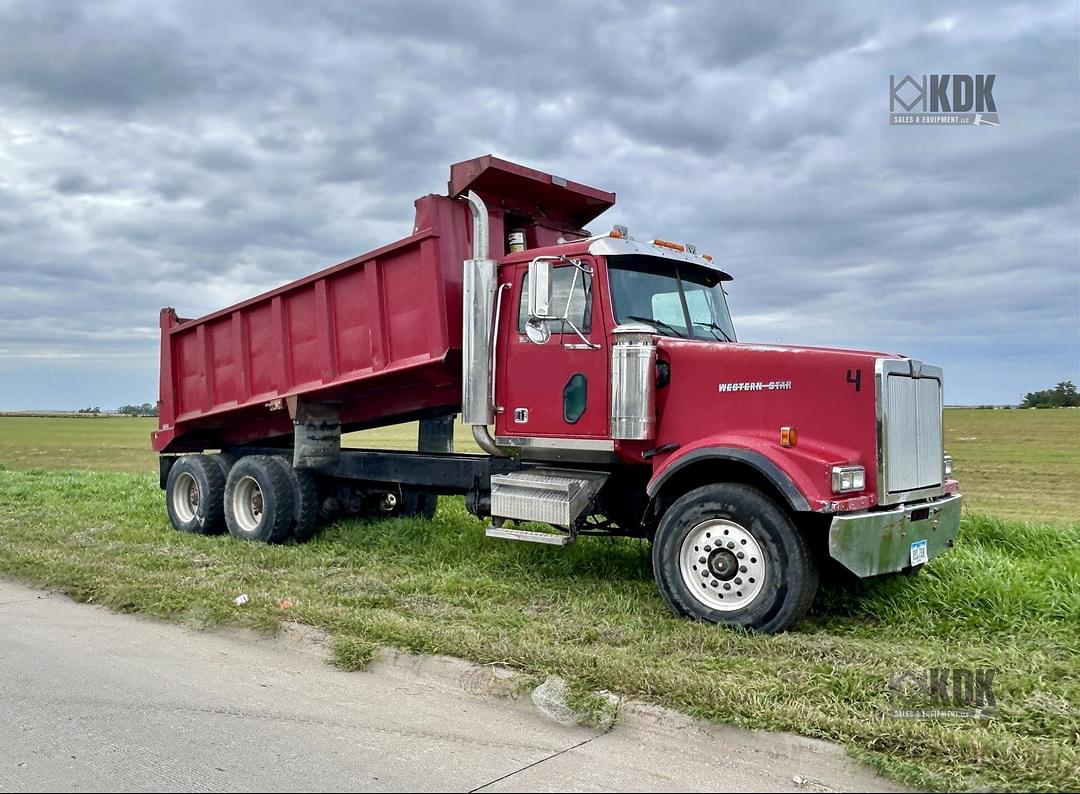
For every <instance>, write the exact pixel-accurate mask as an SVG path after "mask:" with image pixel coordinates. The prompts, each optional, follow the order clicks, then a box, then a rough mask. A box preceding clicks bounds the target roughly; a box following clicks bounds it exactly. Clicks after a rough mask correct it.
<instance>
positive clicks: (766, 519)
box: [652, 484, 818, 634]
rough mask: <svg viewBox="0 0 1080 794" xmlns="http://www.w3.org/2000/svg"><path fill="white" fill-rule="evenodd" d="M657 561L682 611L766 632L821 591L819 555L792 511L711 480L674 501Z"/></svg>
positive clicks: (659, 577) (791, 618)
mask: <svg viewBox="0 0 1080 794" xmlns="http://www.w3.org/2000/svg"><path fill="white" fill-rule="evenodd" d="M652 559H653V573H654V575H655V577H656V584H657V586H658V587H659V588H660V592H661V594H662V595H663V596H664V600H665V601H667V603H668V606H669V607H671V610H672V611H673V612H674V613H675V614H677V615H681V616H685V617H690V618H694V619H696V620H704V621H708V622H710V623H723V624H726V625H729V626H740V627H743V628H747V629H754V630H755V631H759V632H762V633H764V634H774V633H776V632H779V631H783V630H784V629H787V628H788V627H790V626H791V625H793V624H794V623H796V622H797V621H798V620H799V619H800V618H801V617H802V616H803V615H804V614H806V611H807V610H808V609H809V608H810V604H811V602H812V601H813V600H814V595H815V593H816V592H817V586H818V572H817V567H816V564H815V562H814V558H813V556H812V554H811V553H810V550H809V549H808V548H807V545H806V541H805V540H804V539H803V536H802V535H801V534H800V533H799V531H798V529H797V528H796V527H795V524H794V523H793V522H792V520H791V517H790V516H788V514H787V513H786V512H784V511H783V510H782V509H781V508H780V507H779V506H778V505H777V504H776V503H775V502H774V501H773V500H772V499H770V498H769V497H768V496H766V495H765V494H764V493H762V492H761V491H759V490H758V489H756V488H753V487H751V486H748V485H739V484H723V485H705V486H702V487H701V488H696V489H694V490H693V491H690V492H689V493H687V494H684V495H683V496H681V497H679V498H678V499H677V500H675V502H674V503H673V504H672V505H671V506H670V507H669V508H668V509H667V511H666V512H665V513H664V516H663V518H662V519H661V521H660V526H659V527H658V528H657V530H656V537H655V538H654V540H653V551H652Z"/></svg>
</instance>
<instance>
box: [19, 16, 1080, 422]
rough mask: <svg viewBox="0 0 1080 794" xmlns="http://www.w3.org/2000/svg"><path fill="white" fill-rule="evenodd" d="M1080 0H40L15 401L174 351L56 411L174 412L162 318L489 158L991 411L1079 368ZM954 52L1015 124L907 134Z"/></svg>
mask: <svg viewBox="0 0 1080 794" xmlns="http://www.w3.org/2000/svg"><path fill="white" fill-rule="evenodd" d="M583 9H584V10H583ZM1076 13H1077V12H1076V7H1075V4H1073V3H1068V2H1061V3H1057V4H1038V5H1031V6H1028V5H1007V6H999V7H996V8H994V9H990V8H988V7H987V6H985V4H976V3H971V4H960V5H954V6H951V7H950V8H948V9H942V8H941V7H940V6H939V5H938V4H931V3H925V4H921V3H914V4H905V5H904V6H902V7H901V6H889V7H884V6H877V5H873V4H866V3H854V2H852V3H836V4H833V5H830V6H821V5H814V6H809V5H808V4H804V5H795V4H790V3H741V4H733V3H725V4H717V3H711V2H701V3H689V4H687V3H680V4H671V5H662V4H657V5H650V6H644V5H639V4H636V3H622V2H607V3H595V4H591V5H589V6H587V7H584V6H581V5H580V4H571V3H554V4H551V3H548V4H533V5H525V4H514V5H510V4H505V3H497V2H485V3H473V4H470V5H469V6H468V7H467V8H463V7H462V4H446V3H426V4H420V5H409V6H406V5H404V4H400V3H393V2H379V3H364V4H357V3H353V2H345V1H344V0H342V2H320V3H311V4H297V3H289V2H284V1H283V0H280V1H279V0H275V1H274V2H261V3H227V4H223V3H219V2H209V1H206V2H198V1H196V0H191V1H190V2H183V3H180V2H167V3H156V4H146V3H141V2H135V1H134V0H126V1H125V0H114V1H113V2H106V3H98V4H94V5H93V6H88V5H85V4H83V5H78V4H71V3H60V2H55V3H54V2H30V0H25V1H23V2H14V3H8V4H6V5H3V6H0V407H13V406H18V405H24V406H26V407H29V406H30V403H25V402H22V400H23V397H22V395H21V394H20V392H19V390H18V388H17V387H16V386H12V385H11V383H12V382H13V380H12V378H11V377H7V378H6V377H5V374H4V373H6V372H14V371H16V369H17V368H18V367H21V366H22V365H18V362H31V364H27V365H26V366H40V367H47V368H51V369H50V372H53V371H54V372H55V373H56V374H57V378H56V382H59V383H62V382H64V378H63V373H64V371H65V370H64V367H65V366H67V365H66V364H65V362H67V361H78V362H80V365H79V366H84V365H85V364H86V363H87V362H91V363H92V362H94V361H97V362H100V363H101V366H102V367H106V368H116V367H120V365H119V364H118V363H117V362H119V361H123V360H126V359H129V360H130V361H131V362H140V361H141V362H142V363H141V364H138V363H130V364H125V365H124V366H123V367H121V368H120V369H117V370H116V371H117V372H121V371H122V372H123V373H125V374H124V377H125V378H129V379H130V390H131V391H130V393H124V394H112V393H109V394H99V393H97V392H94V391H93V389H94V388H95V384H94V382H93V381H92V380H87V379H85V378H81V379H79V381H78V383H79V386H78V389H79V393H78V394H75V395H72V394H70V393H69V390H68V389H64V390H59V389H58V390H57V392H56V394H55V395H52V396H49V395H44V396H41V395H38V399H39V402H40V400H46V401H49V400H51V401H52V403H53V404H54V405H57V406H63V405H67V404H69V403H72V404H75V403H79V404H81V403H85V402H87V401H91V402H101V403H103V404H108V403H109V402H110V401H111V402H115V403H121V402H130V401H133V400H138V401H142V400H143V399H151V398H152V396H153V393H154V391H155V386H154V381H155V378H156V364H155V357H156V350H157V347H156V345H157V342H156V328H157V310H158V308H159V307H160V306H163V305H174V306H176V307H177V308H178V309H179V310H180V312H181V314H183V315H187V316H194V315H197V314H200V313H203V312H207V311H211V310H213V309H215V308H219V307H220V306H223V305H226V304H228V303H230V302H232V301H235V300H239V299H242V298H245V297H248V296H249V295H251V294H253V293H255V292H257V291H260V290H263V289H266V288H269V287H272V286H275V285H277V284H279V283H281V282H283V281H286V280H288V279H291V278H295V277H297V276H300V275H303V274H306V273H308V272H311V271H312V270H315V269H317V268H319V267H323V266H326V265H328V264H332V263H333V262H335V261H338V260H341V259H344V258H346V257H348V256H352V255H355V254H356V253H358V252H359V251H362V250H365V249H367V248H372V247H375V246H377V245H380V244H382V243H385V242H388V241H389V240H392V239H395V238H397V237H400V236H402V235H404V234H406V233H408V231H409V230H410V222H411V220H412V201H413V199H414V198H416V197H417V196H419V195H423V194H425V193H429V192H441V190H442V189H443V187H444V185H445V181H446V177H447V166H448V164H449V163H451V162H454V161H456V160H461V159H465V158H467V157H472V156H476V155H478V154H482V153H485V152H488V151H492V152H495V153H497V154H499V155H501V156H504V157H508V158H510V159H516V160H519V161H522V162H525V163H527V164H529V165H532V166H534V167H538V168H542V169H545V170H550V171H552V172H555V173H558V174H561V175H563V176H568V177H571V178H574V179H576V180H579V181H583V182H586V183H589V184H595V185H598V186H600V187H603V188H607V189H612V190H616V191H617V192H618V193H619V205H618V206H617V207H616V208H615V209H614V210H612V211H611V212H610V213H609V214H608V216H605V217H604V218H602V219H601V220H600V221H598V222H597V228H598V229H599V228H602V227H606V226H607V225H608V224H609V223H612V222H622V223H627V224H628V225H629V226H630V227H631V229H632V231H634V232H635V233H638V234H642V235H645V234H655V235H657V236H661V235H667V236H671V235H674V236H676V237H680V238H684V239H688V240H691V241H693V242H696V243H697V244H698V245H699V246H701V247H702V248H703V249H706V250H710V251H712V252H713V253H714V254H716V255H717V257H718V258H719V259H720V260H722V261H723V262H724V263H725V265H726V266H727V267H728V268H729V269H730V270H732V271H733V272H734V273H735V275H736V276H737V280H736V282H735V283H734V284H733V285H732V287H731V293H732V294H731V302H732V305H733V307H734V309H735V311H736V312H737V314H738V317H739V319H740V320H741V322H740V323H739V325H740V326H741V335H742V337H743V338H745V339H758V340H763V341H785V342H799V341H803V342H812V343H834V344H842V345H853V346H854V345H859V346H868V347H873V348H878V349H881V348H885V349H889V348H893V349H897V348H898V349H902V350H904V352H909V353H911V354H914V355H919V356H921V357H924V358H927V359H930V360H934V361H936V362H938V363H943V364H944V365H945V366H946V367H947V369H948V371H949V373H950V377H949V389H950V394H949V395H948V396H949V398H950V399H953V400H957V401H960V400H966V401H980V402H983V401H999V402H1004V401H1010V400H1015V399H1016V398H1017V397H1018V395H1019V393H1020V392H1022V391H1025V390H1028V389H1030V388H1035V387H1042V386H1043V385H1046V384H1047V383H1050V382H1053V381H1055V380H1058V379H1060V378H1064V377H1074V378H1076V377H1077V374H1078V373H1077V359H1078V351H1077V342H1078V340H1077V337H1078V331H1080V329H1078V327H1077V324H1078V319H1077V315H1078V311H1080V307H1078V306H1077V288H1078V261H1077V260H1078V247H1080V239H1078V232H1077V223H1078V208H1077V179H1076V175H1077V173H1078V171H1080V163H1078V161H1077V152H1078V146H1077V143H1078V135H1080V132H1078V130H1080V123H1078V118H1077V105H1078V101H1080V96H1078V78H1077V73H1078V67H1080V64H1078V62H1077V51H1078V42H1077V33H1076V31H1077V19H1076ZM935 71H956V72H994V73H996V74H997V75H998V80H997V84H996V86H995V90H994V93H995V98H996V100H997V102H998V106H999V110H1000V111H1001V113H1002V125H1001V126H1000V127H996V128H991V129H895V128H890V127H889V126H888V124H887V118H886V114H887V112H888V78H889V75H890V74H892V73H907V72H911V73H914V74H921V73H923V72H935ZM5 362H6V364H5ZM33 362H38V363H33ZM1001 362H1008V367H1009V372H1010V377H1008V378H998V379H996V380H994V379H989V378H987V377H985V373H986V372H987V371H988V370H993V369H995V368H998V367H1000V366H1001ZM72 366H74V365H72ZM18 371H19V372H20V373H25V372H26V371H27V370H25V368H24V369H18ZM80 371H85V370H80ZM5 380H6V381H7V383H5ZM40 380H41V379H40V378H38V379H37V380H35V382H37V381H40ZM116 381H117V379H115V378H114V379H110V380H109V383H115V382H116Z"/></svg>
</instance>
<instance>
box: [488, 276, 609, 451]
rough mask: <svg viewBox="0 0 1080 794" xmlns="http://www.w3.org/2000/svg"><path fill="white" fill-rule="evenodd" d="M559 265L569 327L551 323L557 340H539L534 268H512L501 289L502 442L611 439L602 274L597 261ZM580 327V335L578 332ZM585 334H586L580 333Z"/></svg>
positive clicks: (561, 302) (559, 290)
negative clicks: (534, 321) (531, 326)
mask: <svg viewBox="0 0 1080 794" xmlns="http://www.w3.org/2000/svg"><path fill="white" fill-rule="evenodd" d="M575 260H576V261H577V262H578V264H573V263H571V262H569V261H566V260H562V261H559V262H556V263H554V265H553V267H552V306H554V307H559V308H558V312H557V313H558V314H559V315H560V316H562V315H563V314H565V316H566V318H567V319H566V321H563V320H549V321H547V328H548V330H550V337H549V338H548V339H547V340H546V341H543V342H539V341H532V340H530V338H529V336H528V335H527V334H526V323H527V322H528V320H529V293H528V290H529V284H528V263H527V262H523V263H520V264H516V265H511V266H507V267H506V268H504V270H503V271H502V272H501V273H500V279H499V280H500V283H508V284H510V285H511V286H510V287H509V288H506V289H501V290H499V293H498V294H499V295H500V296H501V300H502V301H503V303H502V305H501V307H500V322H499V324H500V326H501V327H500V328H499V334H498V341H497V344H498V346H499V349H498V350H497V351H496V361H497V365H498V371H497V372H496V389H495V391H496V394H495V404H496V407H497V414H496V419H495V431H496V435H498V436H510V437H514V438H525V439H528V438H538V439H551V442H550V443H549V444H548V445H549V446H558V444H557V443H556V441H557V439H560V438H562V439H609V438H610V429H609V428H610V419H609V412H608V400H609V399H610V394H609V393H610V388H609V386H608V384H609V382H610V381H609V377H610V375H609V368H610V356H609V355H608V351H607V344H608V342H607V334H606V332H605V329H604V327H603V325H604V324H603V317H604V312H603V311H602V307H601V292H602V290H600V289H599V285H600V272H599V270H598V266H597V263H596V262H595V260H593V259H592V258H591V257H580V258H578V257H575ZM575 328H576V329H577V330H575ZM578 331H580V334H579V333H578Z"/></svg>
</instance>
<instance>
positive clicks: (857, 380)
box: [847, 369, 862, 391]
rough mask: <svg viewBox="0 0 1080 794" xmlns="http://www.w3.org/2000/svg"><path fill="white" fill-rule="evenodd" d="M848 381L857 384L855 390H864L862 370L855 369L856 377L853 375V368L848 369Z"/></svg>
mask: <svg viewBox="0 0 1080 794" xmlns="http://www.w3.org/2000/svg"><path fill="white" fill-rule="evenodd" d="M847 382H848V383H854V384H855V391H862V370H861V369H857V370H855V377H854V378H853V377H851V370H850V369H849V370H848V371H847Z"/></svg>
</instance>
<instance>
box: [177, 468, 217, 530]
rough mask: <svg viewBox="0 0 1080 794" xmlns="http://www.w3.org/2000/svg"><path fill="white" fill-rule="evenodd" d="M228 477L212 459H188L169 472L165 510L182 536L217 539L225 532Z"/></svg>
mask: <svg viewBox="0 0 1080 794" xmlns="http://www.w3.org/2000/svg"><path fill="white" fill-rule="evenodd" d="M224 494H225V476H224V475H223V474H222V473H221V469H220V468H218V466H217V464H216V463H214V461H213V459H212V458H211V457H210V456H208V455H184V456H183V457H182V458H180V460H178V461H176V463H174V464H173V466H172V468H171V469H169V478H168V480H166V482H165V508H166V510H167V511H168V513H169V521H170V522H172V525H173V526H174V527H175V528H176V529H177V530H179V531H180V532H193V533H195V534H198V535H214V534H217V533H218V532H222V531H223V530H224V529H225V518H224V514H223V510H222V503H223V498H224Z"/></svg>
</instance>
